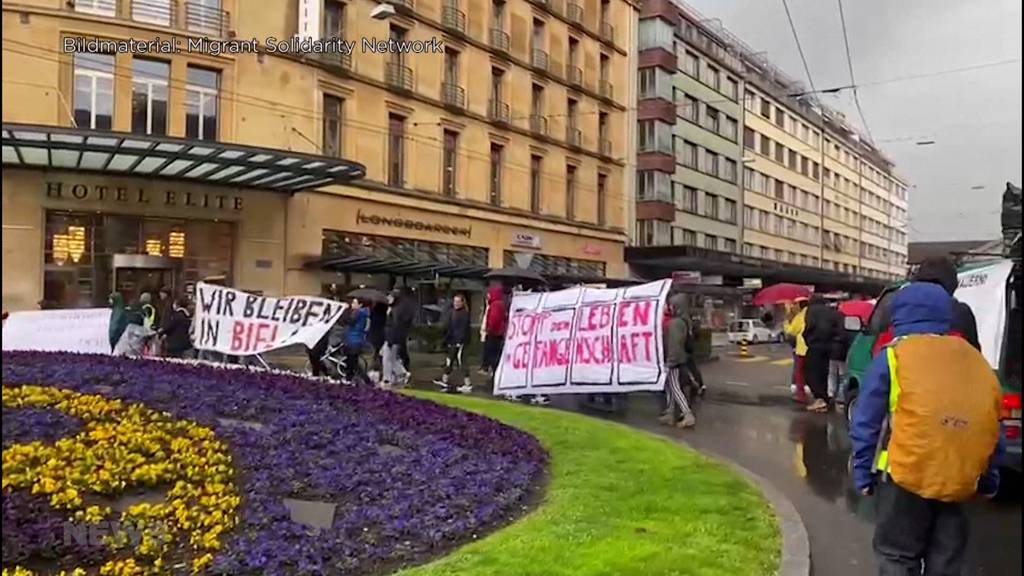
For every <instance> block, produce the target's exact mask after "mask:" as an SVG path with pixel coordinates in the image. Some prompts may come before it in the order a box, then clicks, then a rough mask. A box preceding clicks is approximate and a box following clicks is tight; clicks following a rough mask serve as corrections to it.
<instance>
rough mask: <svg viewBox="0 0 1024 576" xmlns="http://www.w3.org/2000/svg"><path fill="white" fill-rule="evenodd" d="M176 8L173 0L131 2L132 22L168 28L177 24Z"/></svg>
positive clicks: (133, 0)
mask: <svg viewBox="0 0 1024 576" xmlns="http://www.w3.org/2000/svg"><path fill="white" fill-rule="evenodd" d="M112 3H113V2H112ZM177 7H178V3H177V2H175V1H174V0H132V3H131V15H132V20H134V21H136V22H145V23H147V24H156V25H157V26H168V27H170V26H172V25H175V24H176V23H177V20H178V18H177V15H178V14H177Z"/></svg>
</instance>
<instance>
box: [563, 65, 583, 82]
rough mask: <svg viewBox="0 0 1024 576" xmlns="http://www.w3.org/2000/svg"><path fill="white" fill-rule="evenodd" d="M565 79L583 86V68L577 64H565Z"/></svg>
mask: <svg viewBox="0 0 1024 576" xmlns="http://www.w3.org/2000/svg"><path fill="white" fill-rule="evenodd" d="M566 72H567V74H566V80H568V81H569V84H572V85H573V86H583V69H582V68H580V67H579V66H566Z"/></svg>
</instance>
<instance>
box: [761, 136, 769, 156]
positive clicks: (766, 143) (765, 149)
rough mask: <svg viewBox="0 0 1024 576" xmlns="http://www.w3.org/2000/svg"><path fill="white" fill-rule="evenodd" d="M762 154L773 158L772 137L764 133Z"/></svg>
mask: <svg viewBox="0 0 1024 576" xmlns="http://www.w3.org/2000/svg"><path fill="white" fill-rule="evenodd" d="M761 155H762V156H764V157H765V158H771V156H772V139H771V138H768V137H766V136H765V135H764V134H762V135H761Z"/></svg>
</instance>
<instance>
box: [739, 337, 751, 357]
mask: <svg viewBox="0 0 1024 576" xmlns="http://www.w3.org/2000/svg"><path fill="white" fill-rule="evenodd" d="M740 357H741V358H750V348H749V344H748V342H747V339H746V338H744V339H742V340H740Z"/></svg>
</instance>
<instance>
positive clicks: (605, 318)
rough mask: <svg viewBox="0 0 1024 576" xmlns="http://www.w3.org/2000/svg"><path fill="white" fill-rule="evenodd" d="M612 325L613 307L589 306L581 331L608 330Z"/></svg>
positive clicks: (606, 305) (604, 305) (608, 305)
mask: <svg viewBox="0 0 1024 576" xmlns="http://www.w3.org/2000/svg"><path fill="white" fill-rule="evenodd" d="M611 323H612V305H611V304H599V305H596V306H588V307H587V313H586V315H585V316H583V322H582V323H581V324H580V329H581V330H586V331H592V330H602V329H604V328H607V327H608V326H609V325H610V324H611Z"/></svg>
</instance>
